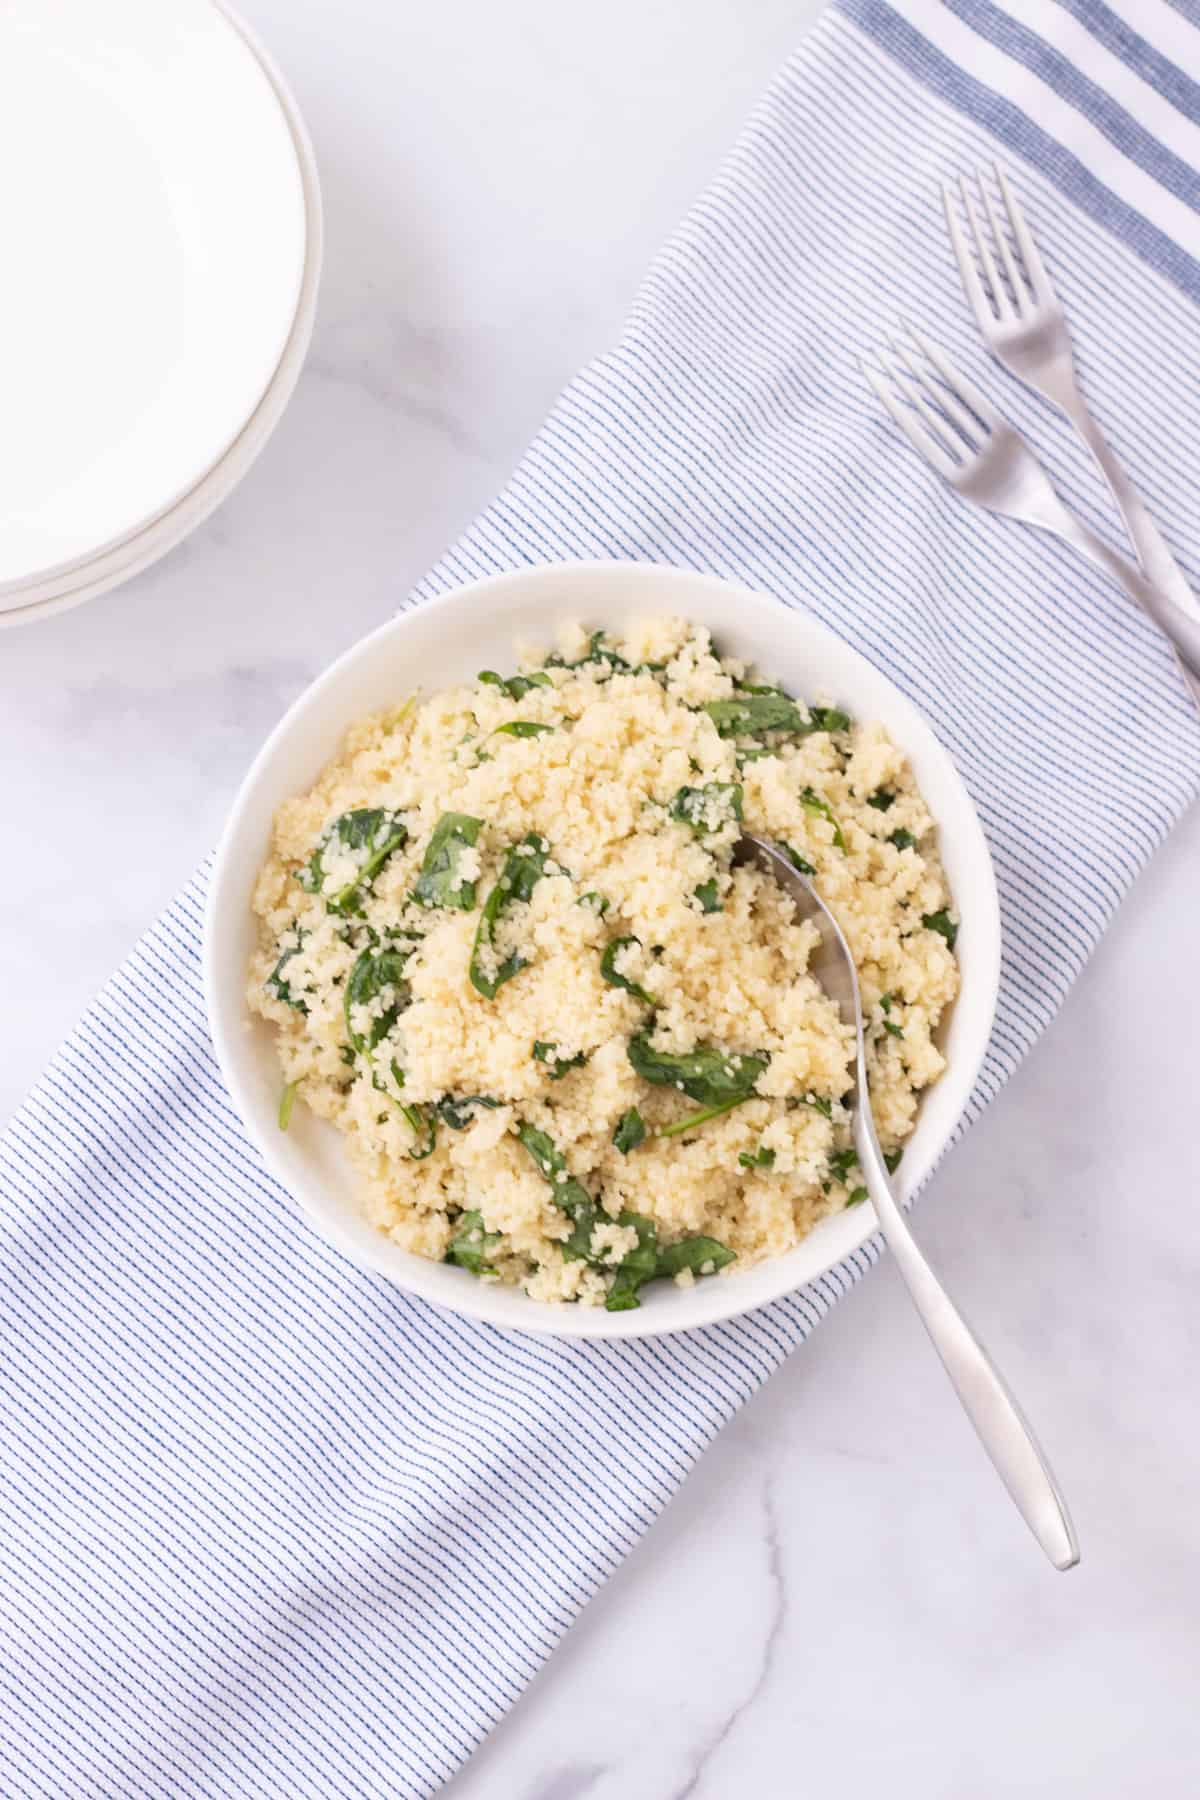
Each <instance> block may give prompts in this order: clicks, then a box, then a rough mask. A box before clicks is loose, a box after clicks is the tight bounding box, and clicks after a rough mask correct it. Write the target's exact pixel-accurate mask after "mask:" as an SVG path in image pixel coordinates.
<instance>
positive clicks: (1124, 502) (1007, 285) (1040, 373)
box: [942, 167, 1196, 613]
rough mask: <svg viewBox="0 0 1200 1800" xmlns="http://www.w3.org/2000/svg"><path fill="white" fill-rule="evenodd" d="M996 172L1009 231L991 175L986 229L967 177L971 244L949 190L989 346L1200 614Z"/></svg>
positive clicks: (1160, 579) (1173, 593)
mask: <svg viewBox="0 0 1200 1800" xmlns="http://www.w3.org/2000/svg"><path fill="white" fill-rule="evenodd" d="M993 173H994V175H995V178H996V184H997V186H998V187H999V190H1000V194H1001V197H1002V199H1003V202H1004V212H1005V214H1006V215H1007V223H1008V227H1009V229H1008V230H1006V229H1005V219H1004V217H1002V216H1001V213H1000V209H999V208H998V207H997V205H996V204H995V201H994V199H993V195H992V188H991V185H990V183H989V182H988V181H987V179H986V178H985V176H984V175H983V174H982V173H981V172H977V173H976V177H975V180H976V183H977V185H978V189H979V196H980V200H981V202H982V210H983V212H984V214H985V215H986V223H985V222H983V221H981V219H980V215H979V212H978V211H977V210H976V206H975V199H974V196H973V195H972V192H971V186H970V183H969V182H968V181H967V180H966V178H965V177H964V176H960V177H959V182H958V190H959V198H960V199H961V204H962V209H963V212H964V213H965V215H966V219H967V223H968V226H969V228H970V244H968V241H967V233H966V232H964V230H963V226H962V220H961V218H960V216H959V206H958V201H957V200H956V198H955V194H954V189H953V188H952V187H950V186H949V185H943V187H942V202H943V204H944V206H945V209H946V224H947V227H948V228H949V232H950V242H951V244H952V245H953V247H954V254H955V257H956V258H957V260H958V267H959V272H960V274H961V275H962V282H963V287H964V288H965V289H966V293H967V299H968V300H969V301H970V303H971V310H972V311H973V312H974V314H975V321H976V324H977V325H978V326H979V330H980V332H981V334H982V336H983V341H984V343H985V344H986V345H987V347H988V349H989V350H990V351H991V352H992V355H993V356H994V357H995V358H996V360H997V362H999V363H1001V364H1003V366H1004V367H1005V368H1006V369H1008V370H1009V372H1010V373H1011V374H1013V375H1016V376H1017V377H1018V378H1019V379H1020V380H1021V381H1023V382H1025V383H1026V385H1027V386H1029V387H1031V388H1032V389H1033V390H1034V392H1035V393H1037V394H1041V395H1042V397H1043V398H1044V399H1046V400H1049V401H1050V402H1051V404H1052V405H1054V406H1057V407H1058V409H1059V411H1060V412H1063V413H1065V414H1066V416H1067V418H1068V419H1069V420H1070V421H1071V423H1072V425H1074V427H1075V429H1076V431H1078V433H1079V435H1080V437H1081V438H1082V439H1083V441H1084V443H1085V444H1086V445H1087V447H1088V449H1089V450H1090V451H1091V452H1092V455H1093V456H1094V457H1095V459H1096V461H1097V463H1098V464H1099V465H1100V470H1101V473H1102V474H1103V476H1104V479H1105V480H1106V481H1107V482H1108V485H1109V487H1110V488H1111V489H1112V495H1113V499H1114V500H1115V501H1116V503H1117V505H1118V507H1119V508H1120V509H1121V516H1122V518H1123V519H1124V520H1125V524H1126V527H1127V529H1128V531H1129V536H1130V539H1131V540H1132V542H1133V545H1134V548H1135V549H1136V551H1137V553H1138V558H1139V560H1140V562H1141V565H1142V568H1143V569H1144V571H1145V573H1146V575H1147V576H1148V577H1149V579H1150V580H1151V581H1152V582H1154V584H1155V585H1156V586H1157V587H1158V588H1160V589H1161V590H1162V592H1163V594H1164V595H1165V596H1166V598H1167V599H1168V600H1172V601H1174V603H1175V605H1176V606H1179V607H1182V608H1183V609H1184V610H1185V611H1186V612H1190V613H1195V612H1196V600H1195V597H1194V595H1193V593H1192V590H1191V588H1190V587H1189V586H1188V583H1187V580H1186V578H1185V576H1184V574H1183V571H1182V570H1181V569H1180V567H1179V564H1178V563H1177V562H1176V561H1175V558H1174V557H1173V556H1172V554H1171V552H1170V550H1169V549H1168V548H1167V545H1166V542H1165V541H1164V539H1163V536H1162V534H1161V532H1160V531H1159V529H1158V526H1157V525H1156V524H1155V523H1154V520H1153V519H1152V518H1151V517H1150V514H1149V513H1148V512H1147V511H1146V507H1145V503H1144V501H1143V500H1142V497H1141V495H1140V494H1139V493H1138V492H1137V490H1136V488H1134V486H1133V484H1132V483H1131V482H1130V480H1129V477H1128V476H1127V475H1126V473H1125V471H1124V469H1123V468H1122V467H1121V465H1120V463H1119V462H1118V461H1117V459H1116V457H1115V456H1114V455H1113V453H1112V451H1111V449H1110V448H1109V446H1108V443H1107V442H1106V440H1105V438H1104V436H1103V434H1102V432H1101V431H1100V428H1099V426H1098V425H1097V424H1096V421H1095V420H1094V419H1093V417H1092V415H1091V413H1090V412H1089V411H1088V408H1087V404H1086V402H1085V400H1084V398H1083V395H1082V393H1081V392H1080V389H1079V382H1078V379H1077V378H1076V374H1075V362H1074V358H1073V356H1072V354H1071V337H1070V333H1069V332H1068V330H1067V321H1066V316H1065V314H1064V312H1063V309H1062V304H1061V302H1060V301H1059V299H1058V296H1057V294H1056V293H1055V292H1054V288H1053V287H1052V285H1051V282H1050V277H1049V276H1048V275H1047V273H1046V269H1045V265H1044V264H1043V262H1042V259H1041V257H1040V256H1039V255H1038V248H1037V245H1036V244H1035V243H1034V241H1033V234H1032V232H1031V231H1030V229H1029V227H1028V225H1027V224H1026V223H1025V215H1024V213H1023V212H1022V211H1021V207H1020V203H1019V202H1018V200H1017V197H1016V195H1015V194H1014V192H1013V190H1012V185H1011V183H1010V182H1009V180H1008V177H1007V176H1006V175H1005V173H1004V171H1003V170H1002V169H1000V168H996V167H994V168H993ZM1010 233H1011V240H1012V241H1011V243H1010ZM972 245H973V246H974V252H975V253H974V255H972V252H971V246H972ZM1014 251H1015V252H1016V254H1014ZM997 258H999V265H1000V266H998V264H997ZM976 259H978V261H977V260H976ZM1001 268H1002V270H1003V273H1001ZM980 271H982V276H981V273H980Z"/></svg>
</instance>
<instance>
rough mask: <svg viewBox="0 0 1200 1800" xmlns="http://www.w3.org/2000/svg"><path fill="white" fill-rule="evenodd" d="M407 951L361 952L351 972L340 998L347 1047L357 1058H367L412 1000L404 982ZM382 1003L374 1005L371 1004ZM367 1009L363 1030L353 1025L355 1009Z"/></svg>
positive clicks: (372, 950) (370, 950) (408, 953)
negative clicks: (367, 1017)
mask: <svg viewBox="0 0 1200 1800" xmlns="http://www.w3.org/2000/svg"><path fill="white" fill-rule="evenodd" d="M411 954H412V952H411V951H410V950H396V949H391V948H389V949H382V950H378V949H369V950H364V951H363V952H362V954H361V955H360V956H359V958H358V961H357V962H356V963H355V965H354V967H353V968H352V969H351V971H350V974H349V977H348V979H347V981H346V986H345V991H344V993H343V996H342V1011H343V1013H344V1015H345V1019H346V1034H347V1036H348V1038H349V1040H350V1047H351V1049H352V1050H354V1051H355V1052H356V1054H358V1055H360V1056H361V1055H363V1054H366V1055H368V1056H369V1055H370V1053H371V1051H372V1050H374V1048H375V1046H376V1045H377V1044H378V1043H380V1042H381V1041H382V1039H384V1038H385V1037H386V1036H387V1034H388V1032H389V1031H390V1030H391V1029H392V1026H393V1025H394V1024H395V1023H396V1020H397V1019H398V1018H399V1017H400V1014H401V1013H402V1012H403V1010H404V1008H405V1007H406V1006H407V1005H408V1003H409V1001H410V1000H411V999H412V989H411V988H410V987H409V985H408V983H407V982H406V981H405V979H404V968H405V964H406V963H407V962H408V959H409V956H410V955H411ZM377 1000H378V1001H381V1002H382V1004H380V1005H379V1006H377V1007H376V1006H375V1005H374V1004H373V1003H374V1002H375V1001H377ZM360 1006H365V1007H369V1008H371V1015H372V1016H371V1019H370V1022H369V1024H368V1025H367V1027H366V1029H365V1030H364V1031H358V1030H357V1029H356V1028H355V1025H354V1012H355V1009H356V1008H357V1007H360Z"/></svg>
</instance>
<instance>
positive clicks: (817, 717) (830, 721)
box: [808, 706, 851, 731]
mask: <svg viewBox="0 0 1200 1800" xmlns="http://www.w3.org/2000/svg"><path fill="white" fill-rule="evenodd" d="M808 716H809V719H810V721H811V723H812V729H813V730H814V731H849V729H850V725H851V719H850V714H849V713H845V712H843V711H842V709H841V707H840V706H810V707H809V709H808Z"/></svg>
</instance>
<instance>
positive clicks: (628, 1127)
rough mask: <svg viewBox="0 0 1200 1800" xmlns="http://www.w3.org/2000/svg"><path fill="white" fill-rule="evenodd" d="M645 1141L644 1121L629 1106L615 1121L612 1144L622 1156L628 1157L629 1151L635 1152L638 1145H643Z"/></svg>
mask: <svg viewBox="0 0 1200 1800" xmlns="http://www.w3.org/2000/svg"><path fill="white" fill-rule="evenodd" d="M645 1141H646V1121H645V1119H643V1117H642V1115H641V1113H640V1112H639V1111H638V1109H637V1107H636V1106H631V1107H630V1108H629V1110H628V1111H627V1112H623V1113H622V1114H621V1116H620V1118H619V1119H618V1120H617V1125H616V1130H615V1131H614V1132H613V1143H614V1144H615V1145H616V1146H617V1149H618V1150H619V1151H620V1152H621V1154H622V1156H628V1155H629V1152H630V1151H631V1150H636V1149H637V1147H638V1145H639V1144H644V1143H645Z"/></svg>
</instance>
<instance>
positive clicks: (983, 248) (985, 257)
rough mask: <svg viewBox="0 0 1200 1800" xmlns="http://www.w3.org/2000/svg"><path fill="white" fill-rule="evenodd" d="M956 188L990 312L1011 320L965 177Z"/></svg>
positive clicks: (1004, 295) (1002, 288) (1001, 283)
mask: <svg viewBox="0 0 1200 1800" xmlns="http://www.w3.org/2000/svg"><path fill="white" fill-rule="evenodd" d="M958 186H959V191H960V192H961V194H962V198H963V205H964V206H965V208H966V210H967V218H968V219H969V220H970V223H971V235H972V236H973V237H974V239H975V249H976V251H977V253H978V256H979V260H980V262H981V263H982V265H983V273H984V278H985V280H986V281H987V284H988V287H989V288H990V289H991V295H992V310H993V312H994V313H995V314H996V315H997V316H998V317H999V318H1001V319H1008V318H1011V317H1012V306H1011V304H1010V302H1009V298H1008V294H1007V292H1006V290H1005V287H1004V283H1003V282H1002V281H1001V279H1000V271H999V270H998V269H997V267H996V264H995V260H994V258H993V256H992V248H991V245H990V244H989V243H988V238H987V232H986V231H984V230H983V229H982V227H981V226H980V223H979V218H978V215H977V214H976V212H975V202H974V200H973V199H972V198H971V190H970V188H969V187H968V186H967V178H966V176H965V175H960V176H959V178H958Z"/></svg>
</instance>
